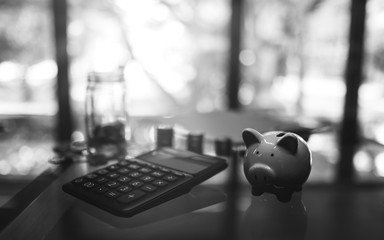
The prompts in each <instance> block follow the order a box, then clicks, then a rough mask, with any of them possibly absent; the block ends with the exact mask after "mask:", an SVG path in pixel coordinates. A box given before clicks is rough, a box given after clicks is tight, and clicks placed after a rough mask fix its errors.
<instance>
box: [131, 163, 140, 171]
mask: <svg viewBox="0 0 384 240" xmlns="http://www.w3.org/2000/svg"><path fill="white" fill-rule="evenodd" d="M128 168H130V169H132V170H137V169H139V168H141V166H140V165H138V164H135V163H132V164H129V165H128Z"/></svg>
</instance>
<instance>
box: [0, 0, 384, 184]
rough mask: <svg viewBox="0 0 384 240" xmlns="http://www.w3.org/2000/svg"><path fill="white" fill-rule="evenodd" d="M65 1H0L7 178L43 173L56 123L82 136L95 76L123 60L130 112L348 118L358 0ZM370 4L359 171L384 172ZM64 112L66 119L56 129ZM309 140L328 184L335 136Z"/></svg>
mask: <svg viewBox="0 0 384 240" xmlns="http://www.w3.org/2000/svg"><path fill="white" fill-rule="evenodd" d="M57 2H60V1H51V0H1V1H0V116H1V117H0V152H1V156H0V177H1V176H7V178H14V180H20V181H22V179H24V178H29V177H31V176H36V175H37V174H39V173H41V171H42V170H44V167H43V166H45V165H46V164H47V159H48V158H49V156H50V154H51V149H52V147H53V146H54V144H55V143H54V142H55V141H54V140H55V138H56V137H55V135H54V134H52V133H53V132H55V131H56V130H55V129H57V128H61V129H62V126H64V127H68V128H71V129H72V130H73V131H75V132H78V133H81V132H84V124H83V122H84V121H83V119H84V106H85V104H84V101H85V91H86V85H87V75H88V73H89V72H90V71H109V70H112V69H114V68H116V66H122V67H123V68H124V73H125V77H126V82H127V86H128V98H129V105H128V112H129V114H130V115H131V116H166V115H173V114H183V113H196V112H197V113H209V112H215V111H254V110H263V109H267V110H268V111H273V112H275V113H278V114H280V115H286V116H293V117H296V118H302V119H316V120H318V121H322V122H328V123H331V124H333V126H336V129H338V128H337V126H338V125H339V123H340V122H341V121H342V119H343V114H344V112H345V111H344V102H345V96H346V90H347V86H346V81H345V71H346V65H347V60H348V49H349V47H350V40H349V31H350V25H351V12H352V11H351V1H350V0H311V1H300V0H257V1H254V0H243V1H238V2H241V5H240V6H239V4H236V2H237V1H230V0H182V1H181V0H141V1H137V0H83V1H75V0H67V1H61V2H62V3H57ZM363 11H365V14H366V15H365V22H364V25H365V32H364V36H363V38H364V53H363V55H364V62H363V64H362V66H361V67H362V69H363V75H362V79H361V84H360V86H359V88H358V99H357V102H358V107H357V108H358V115H357V118H358V123H359V124H358V126H359V127H358V129H357V131H358V132H359V134H361V136H363V138H364V139H365V140H366V142H369V143H370V144H365V145H364V144H362V145H360V147H359V149H358V151H357V152H356V154H355V155H354V157H353V168H354V169H355V170H357V172H358V176H360V177H362V178H363V179H371V178H374V179H381V178H382V177H384V154H383V152H382V144H384V124H383V123H384V108H383V107H382V106H383V105H384V101H383V100H384V81H383V77H384V38H383V35H384V24H383V22H384V1H382V0H368V1H367V4H366V8H365V9H364V10H363ZM63 23H64V26H65V27H64V28H63V27H60V26H63ZM60 24H61V25H60ZM63 39H64V40H65V41H64V43H63V42H62V41H63ZM63 46H64V50H63V49H62V48H60V47H63ZM65 52H66V53H67V54H66V53H65ZM66 64H68V66H66ZM63 66H64V72H65V69H67V70H68V71H67V73H68V74H67V76H66V75H65V74H64V75H60V69H63ZM233 76H235V77H234V78H233ZM58 79H59V81H58ZM58 82H64V83H67V85H65V86H64V87H63V86H60V85H59V84H58ZM63 89H64V90H63ZM66 90H68V96H67V97H66V96H63V94H62V93H63V92H65V91H66ZM60 101H62V102H63V101H64V104H63V105H60ZM59 106H60V107H59ZM63 106H64V107H63ZM61 108H63V109H64V115H65V116H67V117H68V118H61V119H62V121H64V122H66V123H59V125H56V124H57V122H56V121H55V120H54V119H55V118H56V117H57V116H60V111H59V110H60V109H61ZM65 109H67V111H69V112H65V111H66V110H65ZM68 121H73V125H71V126H68V125H66V124H68ZM60 124H62V125H60ZM336 131H337V130H336ZM58 134H59V135H60V133H58ZM336 137H337V136H336ZM59 140H62V139H60V137H59ZM328 140H329V141H328ZM310 141H311V142H310V144H311V147H312V149H313V150H314V151H316V150H318V149H323V150H324V149H326V150H327V151H325V153H323V154H325V156H323V157H321V156H320V157H319V159H323V162H321V161H319V162H320V163H314V164H315V165H316V168H317V169H318V174H317V175H316V173H315V175H314V176H313V178H314V179H315V178H316V179H318V180H320V181H325V182H329V181H331V180H332V179H333V176H334V172H335V170H334V169H335V166H336V164H337V161H338V158H337V157H334V156H337V154H338V151H339V148H338V147H337V145H331V144H329V142H332V141H333V142H335V141H336V142H337V139H335V135H334V134H333V135H330V134H328V135H327V134H323V135H321V136H313V138H311V139H310ZM329 156H333V157H329ZM23 176H24V178H23Z"/></svg>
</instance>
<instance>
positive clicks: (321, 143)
mask: <svg viewBox="0 0 384 240" xmlns="http://www.w3.org/2000/svg"><path fill="white" fill-rule="evenodd" d="M218 119H220V121H218ZM159 123H165V124H173V125H174V124H176V125H177V126H178V127H179V128H180V129H181V128H183V129H184V130H189V131H201V132H203V133H204V134H205V136H206V141H205V143H204V147H205V148H204V151H205V152H206V153H207V154H212V155H214V154H215V151H214V147H213V146H212V142H213V141H214V139H215V138H222V137H230V138H231V139H233V140H234V141H235V142H236V141H240V140H241V135H240V133H239V132H241V130H242V129H243V128H245V127H253V128H257V129H259V130H260V131H261V132H263V131H267V130H271V129H274V128H280V129H282V128H288V127H292V126H293V125H292V124H291V123H290V122H285V124H284V121H281V119H273V118H272V119H269V118H268V117H265V115H263V116H262V117H260V115H259V114H254V113H245V114H232V113H216V114H205V115H193V116H190V115H189V116H176V117H168V118H140V119H137V121H136V122H135V124H136V125H135V127H136V129H137V131H138V132H137V133H136V134H138V136H136V144H137V145H135V146H136V147H137V146H140V147H142V146H145V148H151V147H153V145H151V140H148V139H146V138H145V137H144V135H145V134H144V133H145V131H149V132H150V131H152V130H151V127H153V126H156V125H158V124H159ZM138 129H140V132H139V130H138ZM184 130H183V131H184ZM180 131H181V132H182V130H180ZM140 135H141V136H142V137H141V138H140V137H139V136H140ZM152 143H153V142H152ZM183 143H185V142H183V139H182V137H180V136H179V139H178V142H177V144H178V146H177V147H182V145H183ZM308 144H309V146H310V147H311V149H312V154H313V169H312V172H311V175H310V178H309V180H308V181H307V183H306V184H305V185H304V187H303V190H302V191H301V192H299V193H295V194H294V196H293V198H292V200H291V201H290V202H288V203H282V202H279V201H278V200H277V199H276V197H275V196H274V195H272V194H268V193H265V194H263V195H261V196H258V197H256V196H252V194H251V188H250V186H249V184H248V183H247V181H246V180H245V177H244V175H243V173H242V162H241V160H242V159H241V158H239V159H234V158H230V157H228V158H226V159H227V161H228V163H229V167H228V168H227V169H226V170H224V171H223V172H221V173H219V174H218V175H216V176H214V177H213V178H211V179H209V180H207V181H205V182H204V183H202V184H200V185H198V186H197V187H195V188H193V189H192V190H191V192H190V193H188V194H185V195H183V196H181V197H178V198H176V199H173V200H171V201H169V202H166V203H164V204H162V205H160V206H157V207H155V208H152V209H150V210H147V211H145V212H143V213H140V214H138V215H135V216H133V217H131V218H120V217H116V216H113V215H111V214H109V213H106V212H104V211H102V210H99V209H97V208H96V207H93V206H91V205H89V204H87V203H84V202H82V201H80V200H77V199H75V198H74V197H72V196H70V195H68V194H66V193H64V192H63V191H62V190H61V186H62V185H63V184H64V183H66V182H68V181H70V180H72V179H73V178H75V177H78V176H81V175H83V174H86V173H88V172H90V171H92V170H94V169H97V168H100V167H102V166H93V165H90V164H89V163H88V162H85V161H77V162H67V163H65V164H61V165H52V164H46V165H44V171H42V173H38V174H36V176H35V177H34V178H32V180H31V181H29V182H28V183H26V184H25V185H23V186H22V187H21V188H20V189H19V190H17V191H16V190H15V193H14V194H13V195H12V196H11V197H10V199H9V200H8V199H7V200H6V201H4V203H3V205H2V206H1V222H0V223H1V227H2V228H1V229H2V230H1V232H0V239H384V228H383V226H384V185H383V184H382V180H381V178H380V177H378V176H372V174H371V175H369V174H366V173H362V174H359V175H358V179H359V180H358V181H357V183H355V184H344V185H341V184H337V183H336V182H335V171H334V168H335V162H337V160H335V158H337V144H336V141H335V132H334V131H333V129H332V128H330V129H328V130H327V131H324V132H321V133H316V134H313V135H312V136H311V137H310V138H309V141H308ZM145 148H140V150H138V149H139V148H136V149H134V150H133V152H134V151H144V150H145ZM378 151H381V150H378ZM111 163H112V162H111ZM4 181H5V180H4V179H3V180H2V182H4ZM7 181H8V182H12V180H10V179H9V178H8V179H7Z"/></svg>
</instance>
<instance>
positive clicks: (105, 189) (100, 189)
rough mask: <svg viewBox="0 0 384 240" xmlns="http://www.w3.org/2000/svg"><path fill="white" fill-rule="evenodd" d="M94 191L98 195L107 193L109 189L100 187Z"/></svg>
mask: <svg viewBox="0 0 384 240" xmlns="http://www.w3.org/2000/svg"><path fill="white" fill-rule="evenodd" d="M93 191H94V192H97V193H105V192H106V191H108V188H106V187H103V186H98V187H95V188H93Z"/></svg>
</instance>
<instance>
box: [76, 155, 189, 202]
mask: <svg viewBox="0 0 384 240" xmlns="http://www.w3.org/2000/svg"><path fill="white" fill-rule="evenodd" d="M185 176H186V175H185V174H183V173H181V172H176V171H173V170H171V169H168V168H164V167H158V166H154V165H153V164H146V163H142V162H137V161H134V160H124V161H121V162H119V163H117V164H113V165H110V166H107V167H104V168H102V169H99V170H96V171H94V172H92V173H89V174H87V175H85V176H83V177H80V178H76V179H74V180H73V181H72V183H73V184H74V185H77V186H81V187H82V188H83V189H84V190H85V191H87V192H89V194H90V193H92V194H95V195H98V196H104V199H105V200H108V201H116V202H117V203H119V204H123V205H127V204H131V203H133V202H135V201H136V200H139V199H145V198H146V197H151V196H154V194H160V193H161V190H162V189H163V191H166V190H167V189H169V187H170V186H171V187H172V186H176V185H177V184H178V183H179V182H180V180H181V179H183V178H184V177H185ZM190 177H191V176H190Z"/></svg>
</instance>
